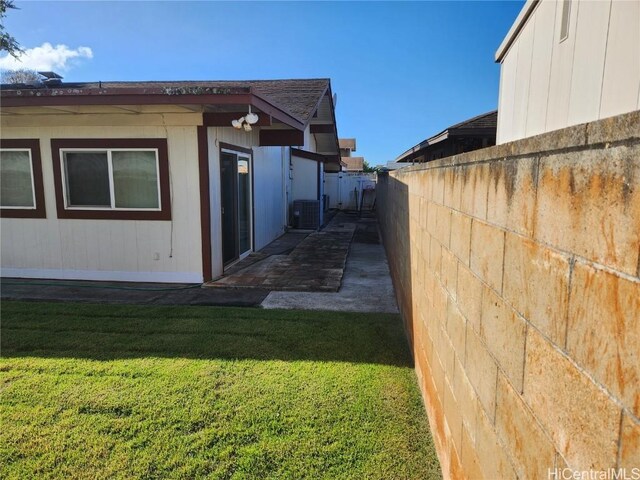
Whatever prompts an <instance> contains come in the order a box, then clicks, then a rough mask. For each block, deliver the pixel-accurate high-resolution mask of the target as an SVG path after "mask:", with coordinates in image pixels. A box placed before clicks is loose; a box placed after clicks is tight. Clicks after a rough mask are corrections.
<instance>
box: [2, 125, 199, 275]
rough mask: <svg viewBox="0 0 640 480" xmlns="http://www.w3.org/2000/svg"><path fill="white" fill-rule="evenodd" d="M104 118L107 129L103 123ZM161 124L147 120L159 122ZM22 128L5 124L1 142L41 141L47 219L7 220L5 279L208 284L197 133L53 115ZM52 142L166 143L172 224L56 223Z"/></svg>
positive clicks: (188, 128) (4, 231)
mask: <svg viewBox="0 0 640 480" xmlns="http://www.w3.org/2000/svg"><path fill="white" fill-rule="evenodd" d="M84 117H90V116H84ZM101 117H102V121H103V122H104V116H101ZM129 117H133V116H129ZM135 117H137V118H136V119H135V122H134V123H144V122H145V119H144V117H145V116H144V115H139V116H135ZM157 117H158V116H154V118H153V119H148V120H149V122H150V123H157V121H158V118H157ZM160 120H161V119H160ZM18 123H27V122H26V120H25V119H10V118H4V117H3V119H2V137H3V138H39V139H40V149H41V154H42V170H43V177H44V178H43V180H44V192H45V203H46V210H47V218H46V219H23V218H3V219H2V220H1V224H0V232H1V242H2V243H1V248H0V252H1V253H0V262H1V265H2V275H3V276H19V277H37V278H69V279H71V278H73V279H89V280H127V281H157V282H199V281H201V280H202V260H201V247H200V245H201V244H200V191H199V188H198V178H199V177H198V152H197V139H196V132H197V130H196V127H195V126H172V125H156V126H136V125H129V126H100V127H96V126H85V125H86V124H87V123H91V122H87V121H86V119H85V120H82V119H74V117H73V116H47V117H46V118H44V117H43V118H42V121H41V122H40V121H39V120H38V119H36V118H29V119H28V123H30V124H39V125H43V124H48V125H51V126H39V127H26V126H15V125H16V124H18ZM113 123H119V122H116V121H114V122H113ZM56 125H57V126H56ZM51 138H167V143H168V149H169V152H168V153H169V170H170V178H171V210H172V218H173V220H172V221H134V220H81V219H77V220H76V219H74V220H69V219H58V218H57V213H56V199H55V192H54V187H53V169H52V155H51V144H50V139H51ZM156 257H158V259H157V260H156Z"/></svg>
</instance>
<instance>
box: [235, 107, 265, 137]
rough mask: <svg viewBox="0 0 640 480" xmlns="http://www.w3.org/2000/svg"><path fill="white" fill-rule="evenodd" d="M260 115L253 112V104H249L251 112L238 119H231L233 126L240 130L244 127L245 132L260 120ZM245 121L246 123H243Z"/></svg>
mask: <svg viewBox="0 0 640 480" xmlns="http://www.w3.org/2000/svg"><path fill="white" fill-rule="evenodd" d="M258 118H259V117H258V115H256V114H255V113H253V112H251V105H249V113H247V114H246V115H245V116H244V117H240V118H239V119H238V120H231V126H232V127H233V128H235V129H238V130H240V129H241V128H244V131H245V132H250V131H251V125H253V124H254V123H257V122H258ZM243 123H244V125H243Z"/></svg>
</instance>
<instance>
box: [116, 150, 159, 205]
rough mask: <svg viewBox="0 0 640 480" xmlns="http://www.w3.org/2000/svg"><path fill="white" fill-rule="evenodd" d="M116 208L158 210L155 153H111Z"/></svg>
mask: <svg viewBox="0 0 640 480" xmlns="http://www.w3.org/2000/svg"><path fill="white" fill-rule="evenodd" d="M111 161H112V163H113V188H114V195H115V197H116V207H117V208H159V206H160V205H159V200H158V172H157V169H156V152H149V151H147V152H144V151H143V152H112V153H111Z"/></svg>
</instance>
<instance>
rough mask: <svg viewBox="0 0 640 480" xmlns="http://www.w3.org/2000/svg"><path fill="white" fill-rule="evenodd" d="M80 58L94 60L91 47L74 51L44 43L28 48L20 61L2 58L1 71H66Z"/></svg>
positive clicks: (64, 46) (8, 56) (8, 57)
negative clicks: (22, 69) (25, 69)
mask: <svg viewBox="0 0 640 480" xmlns="http://www.w3.org/2000/svg"><path fill="white" fill-rule="evenodd" d="M80 58H93V52H92V51H91V49H90V48H89V47H78V48H76V49H72V48H69V47H67V46H66V45H56V46H55V47H54V46H53V45H51V44H50V43H48V42H46V43H43V44H42V45H41V46H39V47H34V48H27V49H25V51H24V53H23V54H22V55H20V57H19V58H18V59H15V58H13V57H12V56H11V55H6V56H4V57H1V58H0V69H3V70H17V69H21V68H27V69H30V70H41V71H42V70H44V71H47V70H52V71H65V70H67V69H68V68H70V67H71V63H72V62H73V60H76V59H80Z"/></svg>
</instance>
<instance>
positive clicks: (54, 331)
mask: <svg viewBox="0 0 640 480" xmlns="http://www.w3.org/2000/svg"><path fill="white" fill-rule="evenodd" d="M1 347H2V360H0V382H1V383H0V385H1V389H2V390H1V392H0V415H1V418H0V478H15V479H27V478H36V477H37V478H74V479H81V478H87V479H88V478H91V479H94V478H185V479H187V478H233V479H236V478H238V479H239V478H250V479H262V478H292V479H299V478H313V479H316V478H331V479H333V478H358V479H360V478H362V479H365V478H366V479H369V478H380V479H401V478H412V479H429V478H439V477H440V468H439V466H438V461H437V459H436V455H435V452H434V449H433V444H432V440H431V435H430V433H429V429H428V423H427V419H426V415H425V413H424V409H423V406H422V403H421V400H420V396H419V392H418V388H417V385H416V380H415V376H414V372H413V370H412V366H411V358H410V355H409V351H408V347H407V345H406V342H405V339H404V336H403V332H402V330H401V322H400V319H399V317H398V316H397V315H382V314H380V315H375V314H353V313H348V314H347V313H324V312H321V313H319V312H308V311H277V310H260V309H249V308H214V307H183V306H179V307H151V306H119V305H118V306H115V305H86V304H63V303H26V302H9V301H6V302H2V343H1Z"/></svg>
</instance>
